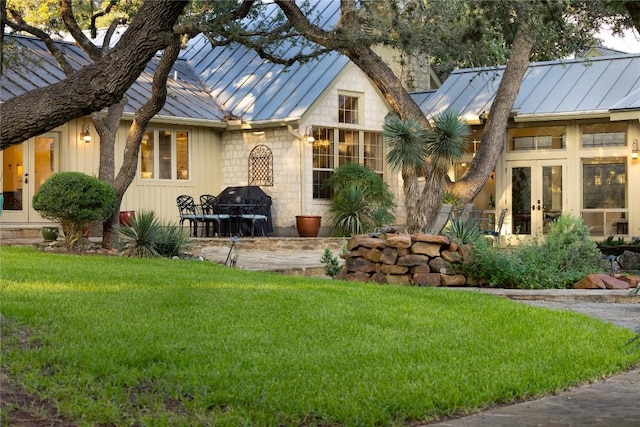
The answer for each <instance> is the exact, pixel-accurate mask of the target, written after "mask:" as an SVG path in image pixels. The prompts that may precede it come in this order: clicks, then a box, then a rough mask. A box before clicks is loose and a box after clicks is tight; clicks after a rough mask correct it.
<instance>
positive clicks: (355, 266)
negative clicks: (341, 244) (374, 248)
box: [345, 258, 376, 273]
mask: <svg viewBox="0 0 640 427" xmlns="http://www.w3.org/2000/svg"><path fill="white" fill-rule="evenodd" d="M345 267H347V270H349V271H360V272H366V273H372V272H375V271H376V265H375V264H374V263H372V262H371V261H369V260H366V259H364V258H349V259H348V260H346V262H345Z"/></svg>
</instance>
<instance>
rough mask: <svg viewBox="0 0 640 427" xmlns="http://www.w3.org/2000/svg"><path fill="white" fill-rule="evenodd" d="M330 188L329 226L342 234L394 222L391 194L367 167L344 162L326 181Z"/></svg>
mask: <svg viewBox="0 0 640 427" xmlns="http://www.w3.org/2000/svg"><path fill="white" fill-rule="evenodd" d="M328 185H330V186H331V188H332V189H333V199H332V204H331V207H330V208H329V213H330V215H331V225H332V226H333V228H334V230H335V231H336V233H337V234H339V235H341V236H347V235H353V234H359V233H366V232H370V231H373V230H375V229H377V228H380V227H383V226H385V225H388V224H391V223H393V221H395V215H394V213H393V207H394V205H393V194H392V193H391V190H390V189H389V185H388V184H387V183H386V182H384V181H383V180H382V177H380V175H378V174H377V173H375V172H374V171H372V170H371V169H369V168H366V167H364V166H361V165H359V164H356V163H347V164H345V165H343V166H341V167H339V168H338V169H336V171H335V172H334V173H333V175H332V176H331V178H330V179H329V180H328Z"/></svg>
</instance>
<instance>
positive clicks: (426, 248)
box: [411, 242, 442, 257]
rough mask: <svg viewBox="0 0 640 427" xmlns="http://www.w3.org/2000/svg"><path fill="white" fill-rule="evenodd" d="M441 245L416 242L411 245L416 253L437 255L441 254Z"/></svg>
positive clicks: (412, 250)
mask: <svg viewBox="0 0 640 427" xmlns="http://www.w3.org/2000/svg"><path fill="white" fill-rule="evenodd" d="M441 247H442V246H441V245H439V244H436V243H426V242H416V243H414V244H413V246H411V252H412V253H414V254H419V255H428V256H430V257H436V256H440V248H441Z"/></svg>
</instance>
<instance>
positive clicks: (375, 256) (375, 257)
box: [365, 248, 382, 262]
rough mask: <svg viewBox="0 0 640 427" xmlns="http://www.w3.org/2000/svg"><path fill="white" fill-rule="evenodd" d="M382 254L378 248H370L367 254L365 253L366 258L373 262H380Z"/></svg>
mask: <svg viewBox="0 0 640 427" xmlns="http://www.w3.org/2000/svg"><path fill="white" fill-rule="evenodd" d="M381 256H382V251H381V250H380V249H377V248H376V249H371V250H369V252H368V253H367V255H365V258H366V259H368V260H369V261H371V262H379V261H380V257H381Z"/></svg>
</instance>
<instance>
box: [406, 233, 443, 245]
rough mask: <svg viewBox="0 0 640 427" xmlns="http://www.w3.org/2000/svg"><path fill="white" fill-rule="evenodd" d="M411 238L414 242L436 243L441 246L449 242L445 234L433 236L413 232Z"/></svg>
mask: <svg viewBox="0 0 640 427" xmlns="http://www.w3.org/2000/svg"><path fill="white" fill-rule="evenodd" d="M411 238H412V240H414V241H416V242H425V243H437V244H439V245H443V246H444V245H448V244H449V243H451V240H449V238H448V237H446V236H433V235H431V234H414V235H413V236H411Z"/></svg>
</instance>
